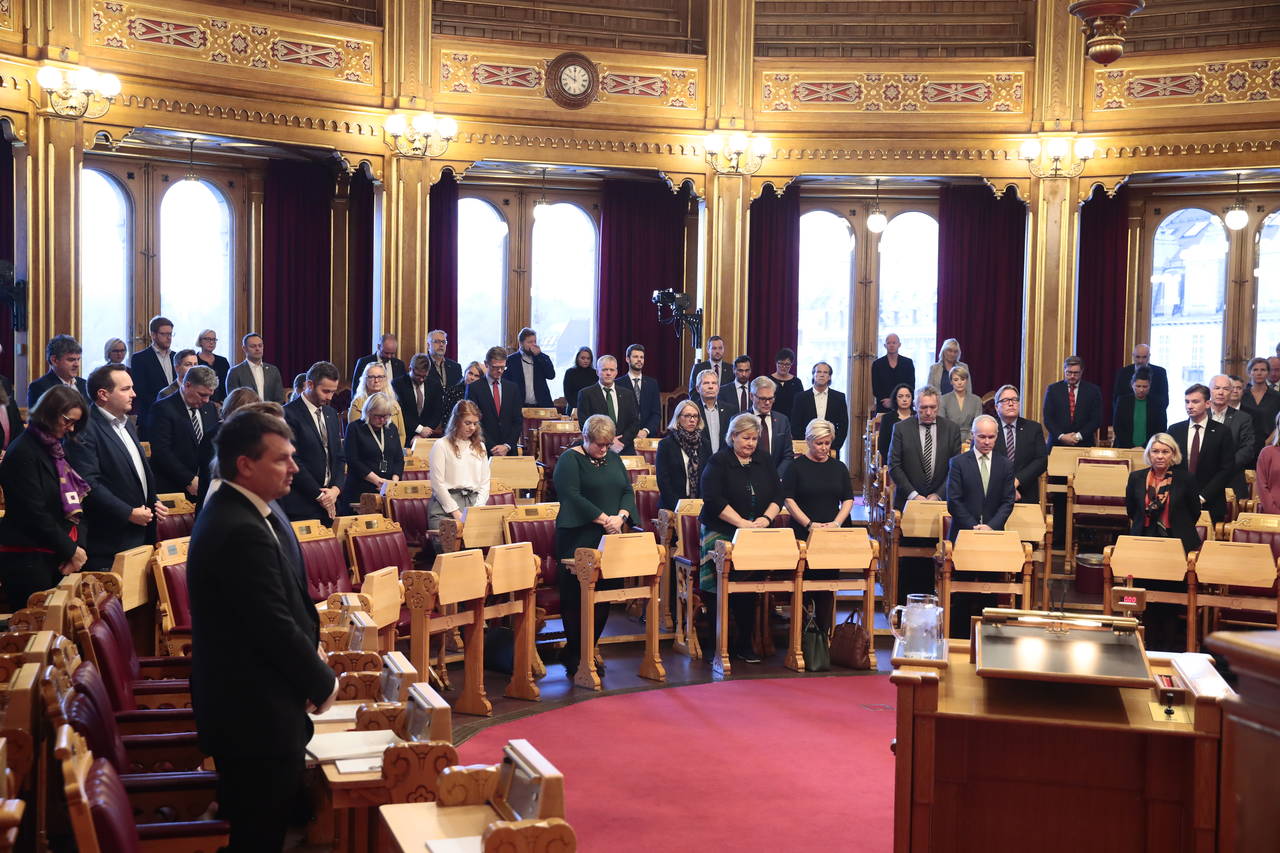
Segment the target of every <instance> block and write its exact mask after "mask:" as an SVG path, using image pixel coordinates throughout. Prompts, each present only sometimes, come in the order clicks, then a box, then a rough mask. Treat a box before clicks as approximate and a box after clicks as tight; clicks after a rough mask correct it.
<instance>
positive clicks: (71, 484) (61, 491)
mask: <svg viewBox="0 0 1280 853" xmlns="http://www.w3.org/2000/svg"><path fill="white" fill-rule="evenodd" d="M27 432H29V433H31V435H32V437H33V438H35V440H36V441H38V442H40V444H41V445H42V446H43V447H44V449H45V452H46V453H48V454H49V455H50V456H51V457H53V466H54V468H55V469H56V470H57V472H58V497H60V498H61V499H62V514H63V515H64V516H66V519H67V520H68V521H71V522H77V521H79V520H80V513H81V512H83V511H84V509H83V507H82V506H81V504H82V503H83V502H84V496H85V495H87V494H89V484H88V483H86V482H85V481H84V479H83V478H81V476H80V475H79V474H77V473H76V469H74V468H72V467H71V464H70V463H69V462H67V452H66V450H65V449H63V447H62V442H60V441H58V439H56V438H54V437H53V436H51V435H49V433H47V432H45V431H44V429H43V428H41V426H40V424H38V423H35V422H32V424H31V425H30V426H29V427H27Z"/></svg>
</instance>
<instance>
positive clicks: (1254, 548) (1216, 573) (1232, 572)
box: [1196, 540, 1278, 587]
mask: <svg viewBox="0 0 1280 853" xmlns="http://www.w3.org/2000/svg"><path fill="white" fill-rule="evenodd" d="M1277 562H1278V561H1277V560H1276V558H1275V557H1274V556H1272V554H1271V548H1270V547H1268V545H1267V544H1265V543H1262V542H1214V541H1212V540H1211V541H1208V542H1205V543H1204V544H1203V545H1201V546H1200V552H1199V555H1198V556H1197V557H1196V580H1197V582H1199V583H1202V584H1229V585H1233V586H1251V587H1270V586H1271V585H1272V584H1274V583H1275V582H1276V577H1277Z"/></svg>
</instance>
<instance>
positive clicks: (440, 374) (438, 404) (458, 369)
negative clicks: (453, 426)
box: [422, 329, 462, 435]
mask: <svg viewBox="0 0 1280 853" xmlns="http://www.w3.org/2000/svg"><path fill="white" fill-rule="evenodd" d="M448 349H449V333H448V332H446V331H444V330H443V329H433V330H432V331H430V332H428V333H427V355H429V356H430V357H431V360H430V361H429V362H428V363H427V411H426V414H424V415H423V417H422V422H423V423H425V424H426V425H427V426H429V427H431V429H432V431H433V432H434V433H435V434H436V435H440V434H441V433H442V432H443V431H444V428H445V426H446V425H447V424H448V421H449V415H450V414H452V413H451V412H446V411H445V410H444V391H445V389H446V388H452V387H453V386H454V385H457V384H458V383H459V382H461V381H462V365H460V364H458V362H456V361H454V360H453V359H451V358H448V357H447V356H446V355H445V352H446V351H447V350H448Z"/></svg>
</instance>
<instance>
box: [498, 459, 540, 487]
mask: <svg viewBox="0 0 1280 853" xmlns="http://www.w3.org/2000/svg"><path fill="white" fill-rule="evenodd" d="M489 478H490V483H489V491H490V493H492V492H493V482H492V481H493V480H501V481H502V482H503V483H506V484H507V485H508V486H509V487H511V488H513V489H522V490H523V489H536V488H538V484H539V483H540V482H541V480H542V477H541V475H540V474H539V473H538V461H537V460H536V459H534V458H533V455H532V454H530V455H528V456H510V455H508V456H492V457H490V458H489Z"/></svg>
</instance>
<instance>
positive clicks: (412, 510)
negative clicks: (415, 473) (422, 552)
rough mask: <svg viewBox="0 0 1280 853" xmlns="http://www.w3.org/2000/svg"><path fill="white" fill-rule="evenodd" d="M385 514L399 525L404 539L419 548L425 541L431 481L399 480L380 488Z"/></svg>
mask: <svg viewBox="0 0 1280 853" xmlns="http://www.w3.org/2000/svg"><path fill="white" fill-rule="evenodd" d="M382 495H383V499H384V500H385V501H386V506H387V515H388V516H389V517H390V518H391V519H392V520H393V521H395V522H397V523H398V524H399V525H400V530H401V531H402V532H403V533H404V538H405V541H406V542H407V543H408V544H409V545H411V546H413V547H414V548H420V547H422V546H423V544H424V543H425V542H426V541H427V538H428V537H427V530H428V528H429V525H428V522H427V507H428V505H429V504H430V503H431V483H430V482H429V481H427V480H401V481H400V482H398V483H387V484H386V485H385V486H384V487H383V490H382Z"/></svg>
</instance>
